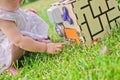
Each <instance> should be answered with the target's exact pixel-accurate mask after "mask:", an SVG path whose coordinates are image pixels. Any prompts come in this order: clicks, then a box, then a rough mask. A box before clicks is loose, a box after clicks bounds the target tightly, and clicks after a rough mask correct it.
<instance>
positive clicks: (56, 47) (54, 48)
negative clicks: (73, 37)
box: [46, 43, 65, 54]
mask: <svg viewBox="0 0 120 80" xmlns="http://www.w3.org/2000/svg"><path fill="white" fill-rule="evenodd" d="M64 45H65V43H47V51H46V52H47V53H48V54H56V53H57V52H58V51H62V50H63V47H64Z"/></svg>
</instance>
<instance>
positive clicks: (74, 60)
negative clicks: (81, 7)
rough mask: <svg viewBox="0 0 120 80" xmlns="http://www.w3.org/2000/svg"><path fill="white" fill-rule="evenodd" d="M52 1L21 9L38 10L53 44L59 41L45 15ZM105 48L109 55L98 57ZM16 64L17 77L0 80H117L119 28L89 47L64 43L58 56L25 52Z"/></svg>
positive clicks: (0, 79) (119, 71) (119, 78)
mask: <svg viewBox="0 0 120 80" xmlns="http://www.w3.org/2000/svg"><path fill="white" fill-rule="evenodd" d="M54 1H57V0H39V1H37V2H33V3H31V4H27V5H24V6H23V7H22V8H23V9H25V8H28V7H31V8H34V9H37V10H38V11H39V14H40V16H41V17H42V18H43V19H44V20H45V21H46V22H47V23H48V24H49V25H50V30H49V36H50V37H51V38H52V41H53V42H61V41H62V39H61V38H60V37H59V36H58V35H57V34H56V32H55V30H54V27H53V24H51V23H50V22H49V19H48V17H47V13H46V10H47V8H48V7H49V5H50V4H51V3H53V2H54ZM56 36H57V37H56ZM104 46H107V47H108V52H107V54H106V55H101V54H100V50H101V49H102V48H103V47H104ZM18 63H19V64H18V65H16V67H17V69H18V71H19V74H18V75H17V76H15V77H11V76H8V75H7V73H5V74H3V75H1V76H0V80H120V28H118V29H116V30H113V33H112V34H110V36H109V37H107V38H105V39H104V40H103V41H100V42H99V43H98V44H96V45H95V46H94V47H92V48H84V47H82V46H81V45H69V44H67V45H66V46H65V48H64V50H63V52H62V53H58V54H57V55H48V54H46V53H45V54H43V53H41V54H39V53H34V54H33V53H30V52H27V53H26V55H25V56H24V57H23V58H22V59H20V61H18Z"/></svg>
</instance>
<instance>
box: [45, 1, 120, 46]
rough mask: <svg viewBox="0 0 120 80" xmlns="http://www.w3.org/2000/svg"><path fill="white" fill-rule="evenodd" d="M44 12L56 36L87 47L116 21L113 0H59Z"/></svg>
mask: <svg viewBox="0 0 120 80" xmlns="http://www.w3.org/2000/svg"><path fill="white" fill-rule="evenodd" d="M47 13H48V17H49V19H50V21H51V22H53V23H54V24H55V28H56V31H57V32H58V34H59V35H60V36H62V37H64V38H65V39H66V40H74V41H75V43H81V41H82V42H84V44H85V45H87V46H90V45H92V43H93V42H94V41H96V40H97V41H98V40H99V39H102V38H104V37H106V36H107V35H108V33H110V32H111V29H113V28H116V27H118V22H119V21H120V8H119V6H118V3H117V0H60V1H58V2H56V3H53V4H52V5H51V7H50V8H49V9H48V11H47Z"/></svg>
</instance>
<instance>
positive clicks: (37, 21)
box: [0, 0, 65, 73]
mask: <svg viewBox="0 0 120 80" xmlns="http://www.w3.org/2000/svg"><path fill="white" fill-rule="evenodd" d="M22 2H23V0H0V73H3V72H4V71H5V70H6V69H8V68H10V66H11V64H12V63H13V62H15V61H16V60H17V59H19V58H20V57H21V56H22V55H23V54H24V52H25V51H31V52H47V53H49V54H55V53H56V52H57V51H62V49H63V47H64V45H65V44H64V43H52V42H50V41H49V38H48V25H47V24H46V23H45V22H44V21H43V20H42V19H41V18H40V17H39V16H38V15H37V14H35V13H34V12H33V11H31V12H30V11H23V10H21V9H20V5H21V4H22Z"/></svg>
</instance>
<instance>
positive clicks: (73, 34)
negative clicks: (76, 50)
mask: <svg viewBox="0 0 120 80" xmlns="http://www.w3.org/2000/svg"><path fill="white" fill-rule="evenodd" d="M64 33H65V35H66V37H67V38H68V39H72V40H75V43H80V41H79V40H80V36H78V35H77V30H76V29H71V28H65V29H64Z"/></svg>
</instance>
